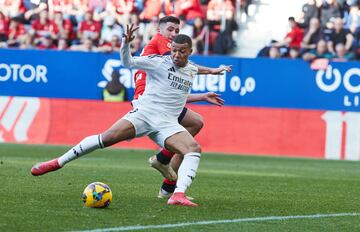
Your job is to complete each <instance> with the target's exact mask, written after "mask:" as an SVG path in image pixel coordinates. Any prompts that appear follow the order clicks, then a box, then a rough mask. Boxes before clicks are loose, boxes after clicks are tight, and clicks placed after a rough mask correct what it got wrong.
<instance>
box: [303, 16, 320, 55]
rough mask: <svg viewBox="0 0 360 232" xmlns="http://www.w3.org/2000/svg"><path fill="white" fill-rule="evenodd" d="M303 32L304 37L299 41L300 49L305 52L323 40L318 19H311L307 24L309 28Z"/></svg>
mask: <svg viewBox="0 0 360 232" xmlns="http://www.w3.org/2000/svg"><path fill="white" fill-rule="evenodd" d="M305 30H306V31H305V36H304V38H303V40H302V41H301V48H302V49H303V50H305V51H307V50H309V49H314V48H316V44H317V43H318V42H319V40H321V39H323V38H324V34H323V31H322V28H321V26H320V20H319V19H318V18H312V19H311V20H310V23H309V28H307V29H305Z"/></svg>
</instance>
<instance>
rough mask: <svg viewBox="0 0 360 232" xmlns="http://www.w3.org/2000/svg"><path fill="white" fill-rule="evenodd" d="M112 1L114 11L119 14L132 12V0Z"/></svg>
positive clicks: (133, 4) (133, 6)
mask: <svg viewBox="0 0 360 232" xmlns="http://www.w3.org/2000/svg"><path fill="white" fill-rule="evenodd" d="M112 2H113V4H114V6H115V8H116V12H117V13H118V14H120V15H129V14H130V13H132V12H134V9H135V1H134V0H112Z"/></svg>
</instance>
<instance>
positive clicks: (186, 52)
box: [171, 42, 192, 67]
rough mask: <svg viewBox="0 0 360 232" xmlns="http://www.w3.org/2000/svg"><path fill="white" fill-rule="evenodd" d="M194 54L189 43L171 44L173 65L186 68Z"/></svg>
mask: <svg viewBox="0 0 360 232" xmlns="http://www.w3.org/2000/svg"><path fill="white" fill-rule="evenodd" d="M191 53H192V49H191V48H190V47H189V45H188V44H187V43H184V44H178V43H175V42H172V44H171V59H172V61H173V63H174V64H175V65H176V66H178V67H185V65H186V64H187V62H188V58H189V56H190V55H191Z"/></svg>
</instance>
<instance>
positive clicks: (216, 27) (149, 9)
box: [0, 0, 251, 54]
mask: <svg viewBox="0 0 360 232" xmlns="http://www.w3.org/2000/svg"><path fill="white" fill-rule="evenodd" d="M250 2H251V1H249V0H209V1H207V0H201V1H200V0H176V1H173V0H161V1H153V0H76V1H75V0H74V1H70V0H39V1H33V0H14V1H11V0H0V9H1V10H0V47H2V48H20V49H58V50H77V51H93V52H111V51H114V50H116V49H117V48H118V47H119V46H120V44H119V41H120V36H121V35H122V33H123V31H124V27H125V26H126V25H127V24H130V23H133V24H135V25H137V26H139V27H140V30H138V35H137V36H138V37H139V38H143V39H142V40H141V41H139V42H138V44H137V45H136V47H135V48H133V53H134V54H137V53H139V50H141V48H142V47H143V46H144V45H145V44H146V43H147V42H148V41H149V39H150V38H151V36H152V35H154V33H156V31H154V27H155V26H154V25H156V24H157V22H158V20H159V17H162V16H164V15H175V16H178V17H181V18H182V21H183V23H182V24H183V25H182V27H184V26H185V27H186V28H187V33H189V34H191V35H192V36H193V39H194V44H195V46H194V50H195V51H196V52H197V53H198V54H211V53H214V48H215V47H216V48H217V52H218V53H221V54H227V53H230V52H231V51H232V50H233V49H235V48H236V47H235V41H234V36H236V34H235V33H234V32H236V31H237V29H238V25H237V20H236V17H237V14H238V12H239V10H240V8H241V9H243V10H244V11H246V10H247V5H249V4H250ZM116 37H117V38H116Z"/></svg>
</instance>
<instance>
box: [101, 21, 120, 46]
mask: <svg viewBox="0 0 360 232" xmlns="http://www.w3.org/2000/svg"><path fill="white" fill-rule="evenodd" d="M123 33H124V29H123V27H122V26H120V25H119V24H116V20H115V18H114V17H112V16H107V17H106V18H105V19H104V22H103V27H102V30H101V41H102V42H103V43H106V42H110V41H111V40H112V38H113V36H114V35H116V36H119V35H122V34H123Z"/></svg>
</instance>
